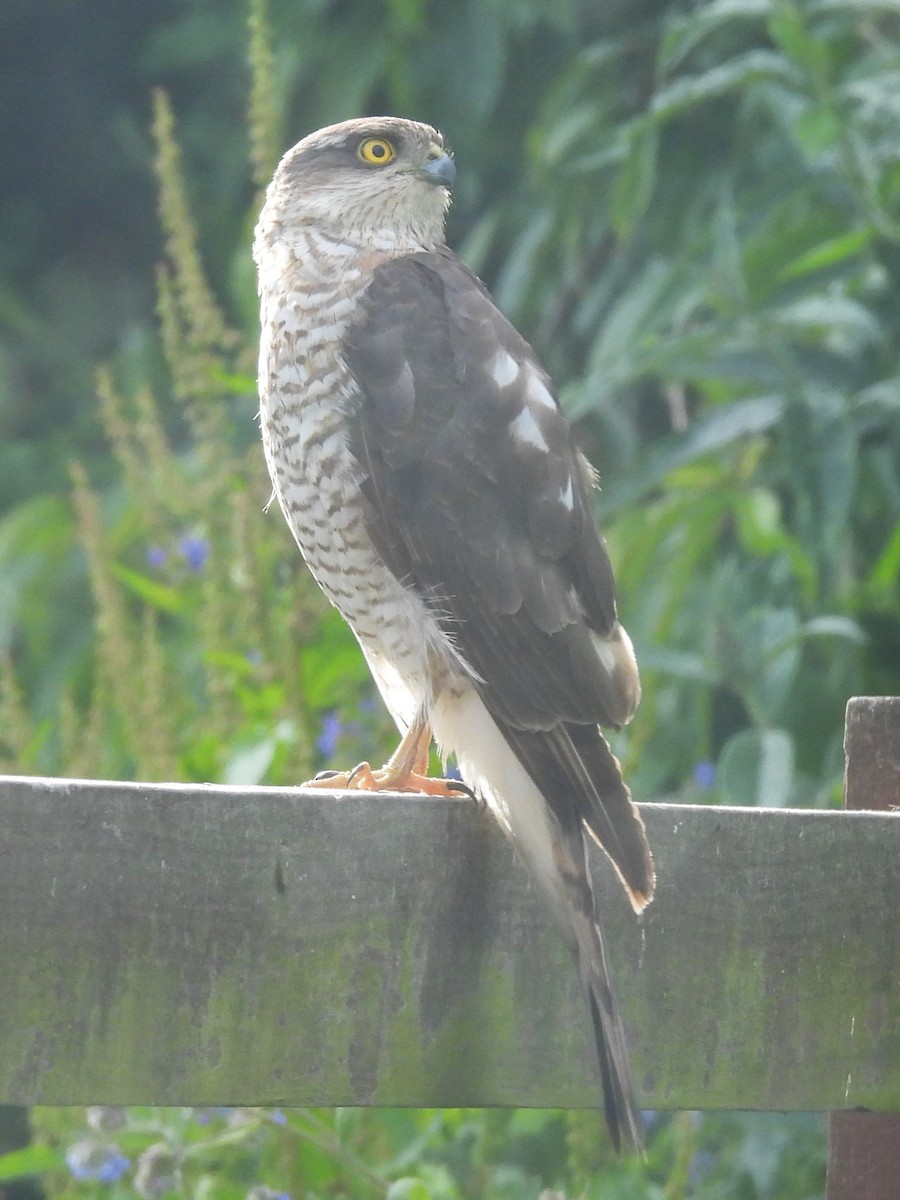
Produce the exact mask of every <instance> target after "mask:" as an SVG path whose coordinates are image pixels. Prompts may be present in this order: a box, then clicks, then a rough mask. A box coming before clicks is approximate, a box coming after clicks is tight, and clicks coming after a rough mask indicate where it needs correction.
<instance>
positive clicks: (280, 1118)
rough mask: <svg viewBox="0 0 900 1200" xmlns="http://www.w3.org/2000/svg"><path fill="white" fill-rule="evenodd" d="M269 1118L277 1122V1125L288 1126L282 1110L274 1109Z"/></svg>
mask: <svg viewBox="0 0 900 1200" xmlns="http://www.w3.org/2000/svg"><path fill="white" fill-rule="evenodd" d="M269 1117H270V1118H271V1119H272V1120H273V1121H274V1122H275V1124H276V1125H287V1117H286V1116H285V1115H284V1112H283V1111H282V1109H280V1108H273V1109H272V1111H271V1112H270V1113H269Z"/></svg>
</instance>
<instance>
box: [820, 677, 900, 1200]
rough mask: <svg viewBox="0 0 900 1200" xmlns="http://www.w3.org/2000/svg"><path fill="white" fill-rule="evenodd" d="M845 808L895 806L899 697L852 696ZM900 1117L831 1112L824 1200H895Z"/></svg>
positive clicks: (899, 1179) (898, 801)
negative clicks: (825, 1199) (825, 1198)
mask: <svg viewBox="0 0 900 1200" xmlns="http://www.w3.org/2000/svg"><path fill="white" fill-rule="evenodd" d="M844 755H845V759H846V767H845V771H844V806H845V807H846V808H848V809H854V810H855V809H868V810H870V811H871V810H873V809H874V810H876V811H879V812H891V811H893V810H895V809H896V808H897V807H898V805H900V697H897V696H856V697H854V698H853V699H852V700H850V701H849V703H848V704H847V716H846V720H845V722H844ZM898 1192H900V1113H858V1112H836V1113H832V1114H831V1120H830V1121H829V1123H828V1181H827V1187H826V1195H827V1200H896V1198H897V1194H898Z"/></svg>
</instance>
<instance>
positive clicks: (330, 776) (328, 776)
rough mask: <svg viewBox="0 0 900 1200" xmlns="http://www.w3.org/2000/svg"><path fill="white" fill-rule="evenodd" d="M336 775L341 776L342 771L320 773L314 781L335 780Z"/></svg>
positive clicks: (314, 776) (314, 777)
mask: <svg viewBox="0 0 900 1200" xmlns="http://www.w3.org/2000/svg"><path fill="white" fill-rule="evenodd" d="M336 775H340V771H319V772H318V774H316V775H313V779H334V777H335V776H336Z"/></svg>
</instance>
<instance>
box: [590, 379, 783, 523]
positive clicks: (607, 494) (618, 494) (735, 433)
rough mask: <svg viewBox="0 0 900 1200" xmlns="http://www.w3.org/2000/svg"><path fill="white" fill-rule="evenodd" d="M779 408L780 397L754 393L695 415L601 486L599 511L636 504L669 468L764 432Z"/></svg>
mask: <svg viewBox="0 0 900 1200" xmlns="http://www.w3.org/2000/svg"><path fill="white" fill-rule="evenodd" d="M783 411H784V402H783V400H782V398H781V397H780V396H758V397H756V398H755V399H752V400H739V401H737V402H736V403H734V404H729V405H728V406H727V407H724V408H719V409H716V410H714V411H713V412H711V413H707V414H705V415H704V416H702V417H699V418H698V419H697V420H695V421H693V422H692V423H691V425H690V426H689V427H688V429H687V430H686V431H685V432H684V433H682V434H675V435H673V436H671V437H669V438H666V439H665V440H664V441H663V442H661V443H660V444H658V445H657V446H655V447H654V448H653V449H652V450H650V451H649V453H648V454H647V455H646V457H645V458H644V460H643V462H641V463H639V464H638V465H637V467H636V468H635V469H634V470H632V471H631V472H629V474H628V476H627V478H624V479H617V480H615V481H614V482H613V483H611V484H610V485H609V486H608V487H606V488H604V490H603V492H602V493H601V496H600V499H599V503H598V509H599V511H600V512H601V513H603V514H606V513H610V512H614V511H616V510H617V509H620V508H623V507H626V506H629V505H632V504H636V503H637V502H638V501H639V500H640V499H641V498H642V497H643V496H644V495H646V493H647V492H649V491H651V490H652V489H653V488H655V487H657V486H658V485H659V484H660V483H661V482H662V481H663V479H664V478H665V477H666V475H668V474H669V472H670V471H674V470H676V468H678V467H683V466H685V465H686V464H688V463H691V462H694V461H695V460H696V459H698V458H700V457H702V456H703V455H704V454H711V453H713V452H715V451H718V450H722V449H724V447H726V446H728V445H731V444H732V443H733V442H736V441H738V440H740V439H741V438H745V437H751V436H753V435H756V434H760V433H764V432H765V431H766V430H767V429H770V428H771V427H772V426H773V425H774V424H775V423H776V422H777V421H778V419H779V418H780V417H781V414H782V412H783Z"/></svg>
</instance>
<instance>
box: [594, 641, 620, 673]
mask: <svg viewBox="0 0 900 1200" xmlns="http://www.w3.org/2000/svg"><path fill="white" fill-rule="evenodd" d="M591 643H592V645H593V647H594V653H595V654H596V655H597V657H598V658H599V659H600V661H601V662H602V663H603V667H604V670H605V671H606V672H607V673H608V674H610V675H612V674H614V672H615V669H616V655H615V652H614V651H613V648H612V646H611V645H610V643H609V642H608V641H607V640H606V638H602V637H600V635H599V634H597V633H591Z"/></svg>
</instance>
